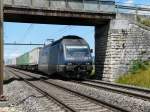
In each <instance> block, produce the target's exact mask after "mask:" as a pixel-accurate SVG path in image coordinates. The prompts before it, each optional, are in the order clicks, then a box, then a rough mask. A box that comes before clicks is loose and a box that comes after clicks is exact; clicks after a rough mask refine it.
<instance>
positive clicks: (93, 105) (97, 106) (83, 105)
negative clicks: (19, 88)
mask: <svg viewBox="0 0 150 112" xmlns="http://www.w3.org/2000/svg"><path fill="white" fill-rule="evenodd" d="M9 70H10V69H9ZM10 72H12V73H14V74H15V75H16V74H17V75H18V74H22V75H21V76H19V77H20V78H22V79H23V80H24V78H27V77H28V78H35V79H37V77H35V76H31V75H29V73H26V72H24V71H20V70H16V69H11V70H10ZM23 77H24V78H23ZM25 81H26V82H27V83H30V85H33V84H31V82H29V81H28V80H25ZM34 83H35V81H34ZM39 84H40V86H41V85H43V86H41V87H40V88H44V87H47V89H45V90H49V88H50V87H51V86H53V87H51V88H53V89H52V90H54V87H55V88H57V91H56V93H53V94H58V95H56V96H57V97H58V96H59V95H60V94H61V95H62V94H63V95H62V96H61V95H60V96H61V97H59V98H58V99H59V102H63V103H64V105H65V108H66V106H69V109H70V108H71V109H70V110H71V111H76V112H78V111H85V110H86V111H89V112H91V111H93V112H96V111H98V112H101V111H102V112H111V111H115V112H116V111H117V112H129V111H128V110H126V109H123V108H121V107H119V106H116V105H112V104H109V103H107V102H104V101H100V100H98V99H96V98H92V97H90V96H87V95H84V94H82V93H80V92H77V91H73V90H71V89H68V88H65V87H63V86H60V85H58V84H56V83H54V82H53V81H52V82H49V81H47V80H44V79H42V78H41V80H39V81H38V82H37V84H36V88H39V87H37V85H39ZM46 85H47V86H46ZM34 86H35V84H34ZM45 90H42V91H43V92H44V91H45ZM64 92H65V93H64ZM46 94H47V95H48V92H46ZM56 96H55V99H57V98H56ZM66 97H68V98H66ZM62 98H65V99H62ZM72 98H74V99H72ZM58 99H57V100H58ZM66 99H67V100H66ZM72 108H73V109H72ZM69 109H68V110H69Z"/></svg>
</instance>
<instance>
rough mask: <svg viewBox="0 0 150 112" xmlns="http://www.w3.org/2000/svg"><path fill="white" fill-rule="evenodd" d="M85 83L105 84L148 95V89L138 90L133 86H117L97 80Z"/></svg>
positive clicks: (149, 90)
mask: <svg viewBox="0 0 150 112" xmlns="http://www.w3.org/2000/svg"><path fill="white" fill-rule="evenodd" d="M86 81H89V82H92V83H96V84H105V85H108V86H113V87H119V88H123V89H129V90H135V91H139V92H144V93H149V94H150V89H147V88H140V87H135V86H131V85H124V84H117V83H112V82H104V81H99V80H86Z"/></svg>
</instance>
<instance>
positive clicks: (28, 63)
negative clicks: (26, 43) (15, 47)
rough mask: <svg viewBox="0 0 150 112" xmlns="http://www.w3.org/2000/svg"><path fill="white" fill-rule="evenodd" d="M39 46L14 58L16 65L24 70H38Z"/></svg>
mask: <svg viewBox="0 0 150 112" xmlns="http://www.w3.org/2000/svg"><path fill="white" fill-rule="evenodd" d="M40 49H41V47H38V48H35V49H33V50H32V51H30V52H27V53H25V54H23V55H21V56H19V57H17V58H16V67H17V68H20V69H24V70H34V71H35V70H38V61H39V51H40Z"/></svg>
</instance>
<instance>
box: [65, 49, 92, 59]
mask: <svg viewBox="0 0 150 112" xmlns="http://www.w3.org/2000/svg"><path fill="white" fill-rule="evenodd" d="M66 56H67V57H75V58H81V57H90V51H89V48H88V46H66Z"/></svg>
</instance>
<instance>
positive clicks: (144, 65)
mask: <svg viewBox="0 0 150 112" xmlns="http://www.w3.org/2000/svg"><path fill="white" fill-rule="evenodd" d="M116 82H117V83H121V84H129V85H134V86H140V87H146V88H150V61H142V60H140V59H137V60H133V61H132V63H131V67H130V69H129V73H127V74H124V75H121V76H120V77H119V78H118V79H117V80H116Z"/></svg>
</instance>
